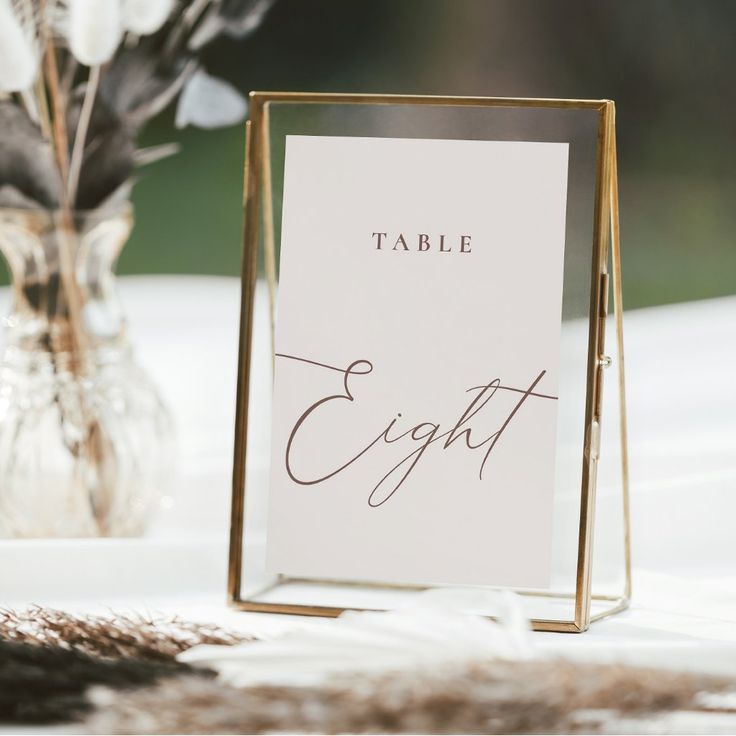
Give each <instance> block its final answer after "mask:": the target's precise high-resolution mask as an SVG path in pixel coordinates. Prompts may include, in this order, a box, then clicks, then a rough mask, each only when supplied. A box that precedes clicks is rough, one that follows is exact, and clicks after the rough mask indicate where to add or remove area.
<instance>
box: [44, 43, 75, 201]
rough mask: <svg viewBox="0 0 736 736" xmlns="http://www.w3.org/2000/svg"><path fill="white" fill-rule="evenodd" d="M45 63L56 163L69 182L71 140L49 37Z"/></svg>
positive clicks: (52, 47) (63, 176)
mask: <svg viewBox="0 0 736 736" xmlns="http://www.w3.org/2000/svg"><path fill="white" fill-rule="evenodd" d="M44 63H45V67H46V83H47V84H48V87H49V96H50V97H51V110H52V113H53V127H52V133H53V139H54V149H55V152H56V161H57V164H58V166H59V172H60V174H61V180H62V181H63V182H67V181H68V180H69V153H68V152H69V139H68V137H67V133H66V117H65V115H64V105H63V102H62V97H61V91H60V88H59V69H58V67H57V65H56V49H55V48H54V41H53V39H52V38H51V36H47V38H46V54H45V56H44ZM64 198H65V200H66V204H67V205H68V204H69V198H68V196H66V194H65V195H64Z"/></svg>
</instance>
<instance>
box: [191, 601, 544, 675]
mask: <svg viewBox="0 0 736 736" xmlns="http://www.w3.org/2000/svg"><path fill="white" fill-rule="evenodd" d="M417 600H418V601H420V603H419V604H418V605H414V606H412V607H411V608H404V609H399V610H396V611H390V612H385V613H377V612H373V611H366V612H355V611H352V612H350V611H349V612H347V613H344V614H343V615H342V616H340V617H339V618H338V619H337V620H336V621H329V622H327V623H322V624H312V625H306V626H305V627H304V628H301V629H298V630H295V631H291V632H288V633H286V634H284V635H283V636H281V637H279V638H277V639H273V640H270V641H261V642H255V643H249V644H246V645H243V646H235V647H218V646H198V647H194V648H193V649H190V650H189V651H187V652H184V653H183V654H181V655H180V656H179V659H180V660H181V661H184V662H188V663H189V664H194V665H198V666H203V667H210V668H213V669H215V670H216V671H217V672H218V673H219V676H220V678H221V679H222V680H223V681H225V682H227V683H229V684H231V685H234V686H236V687H248V686H251V685H257V684H274V685H275V684H281V685H311V684H318V683H320V682H322V681H324V680H325V679H327V678H330V677H334V676H337V675H342V674H370V675H377V674H382V673H388V672H397V671H416V670H429V671H442V670H446V669H447V668H455V667H464V666H468V665H470V664H472V663H475V662H487V661H489V660H494V659H504V660H526V659H530V658H531V657H532V650H531V645H530V643H529V636H528V632H529V624H528V622H527V621H526V619H525V618H524V617H523V614H522V613H521V604H520V603H519V602H518V601H517V600H514V601H513V602H509V600H508V599H507V600H506V601H505V603H504V605H505V607H506V610H507V614H509V613H510V611H509V609H511V608H513V609H514V611H513V613H510V615H507V618H506V620H505V621H503V622H501V623H496V622H494V621H491V620H489V619H486V618H483V617H481V616H476V615H470V614H465V613H460V612H458V611H455V610H451V609H448V608H447V607H446V606H441V605H438V603H437V601H432V599H431V598H427V597H424V598H423V597H422V596H419V597H418V599H417Z"/></svg>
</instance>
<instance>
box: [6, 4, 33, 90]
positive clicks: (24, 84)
mask: <svg viewBox="0 0 736 736" xmlns="http://www.w3.org/2000/svg"><path fill="white" fill-rule="evenodd" d="M26 20H27V23H26V25H24V24H23V23H22V22H21V20H20V18H19V17H18V16H17V15H16V13H15V11H14V10H13V7H12V6H11V4H10V0H0V92H22V91H24V90H27V89H30V88H31V87H32V86H33V83H34V81H35V80H36V74H37V72H38V51H37V48H36V44H35V28H29V27H28V22H29V19H26Z"/></svg>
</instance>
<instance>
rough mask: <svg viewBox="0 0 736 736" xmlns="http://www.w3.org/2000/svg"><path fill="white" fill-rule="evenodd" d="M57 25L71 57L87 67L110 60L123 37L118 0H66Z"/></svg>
mask: <svg viewBox="0 0 736 736" xmlns="http://www.w3.org/2000/svg"><path fill="white" fill-rule="evenodd" d="M65 11H66V12H65V14H64V15H62V16H61V18H60V19H59V20H60V23H61V27H62V29H63V31H64V33H65V35H66V38H67V42H68V44H69V49H70V51H71V52H72V54H74V58H76V59H77V61H79V62H81V63H82V64H86V65H87V66H97V65H99V64H104V63H105V62H107V61H110V59H111V58H112V56H113V54H114V53H115V51H116V50H117V48H118V46H119V45H120V41H121V40H122V38H123V21H122V11H121V7H120V0H103V1H102V2H100V0H66V4H65Z"/></svg>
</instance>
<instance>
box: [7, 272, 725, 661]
mask: <svg viewBox="0 0 736 736" xmlns="http://www.w3.org/2000/svg"><path fill="white" fill-rule="evenodd" d="M120 291H121V294H122V299H123V301H124V304H125V308H126V310H127V315H128V322H129V332H130V335H131V337H132V339H133V340H134V342H135V344H136V346H137V354H138V357H139V360H140V361H141V363H142V364H143V365H144V366H145V367H146V368H147V369H148V370H149V372H150V373H151V375H152V376H153V377H154V379H155V380H156V382H157V383H158V385H159V386H160V387H161V390H162V392H163V395H164V397H165V400H166V401H167V403H168V405H169V407H170V408H171V409H172V411H173V413H174V415H175V418H176V421H177V425H178V429H179V463H178V468H177V472H176V479H175V480H176V483H175V485H176V488H177V490H176V494H175V496H174V503H173V506H172V507H171V508H169V509H167V510H164V511H162V513H161V514H160V516H159V519H158V520H157V522H156V524H155V527H154V529H153V530H152V533H151V534H150V535H149V536H148V537H147V538H145V539H142V540H94V541H91V540H87V541H73V540H70V541H63V542H59V541H53V540H48V541H43V542H37V541H24V542H15V541H0V604H2V605H4V606H9V605H24V604H28V603H31V602H34V603H48V604H53V605H57V606H63V607H67V608H72V609H77V610H101V609H107V608H108V607H113V608H125V609H136V610H149V611H151V610H158V611H164V612H166V611H171V612H176V613H178V614H180V615H182V616H185V617H191V618H194V619H202V620H216V621H220V622H225V621H226V622H227V623H229V624H230V625H233V626H237V627H241V628H243V629H247V630H249V631H253V632H255V633H270V632H277V631H279V630H282V629H283V628H284V627H288V626H293V625H299V623H300V622H301V621H303V620H302V619H295V618H292V617H282V616H268V615H258V614H246V613H236V612H234V611H231V610H228V609H227V608H226V607H225V605H224V600H225V576H226V563H227V530H228V525H229V516H228V514H229V494H230V472H231V463H232V436H233V423H234V410H235V378H236V361H237V342H238V324H237V323H238V313H239V283H238V281H237V280H235V279H227V278H204V277H135V278H131V277H128V278H122V279H120ZM7 298H8V291H7V290H3V293H2V295H0V309H3V306H2V305H4V304H7ZM625 337H626V350H627V367H628V372H627V378H628V405H629V422H630V452H631V480H632V513H633V554H634V565H635V578H634V603H633V606H632V609H631V610H630V611H629V612H627V613H625V614H623V615H620V616H617V617H615V618H612V619H609V620H606V621H603V622H601V623H598V624H596V625H594V626H593V627H592V628H591V630H590V631H589V632H588V633H587V634H585V635H583V636H581V637H562V639H563V640H564V646H565V647H587V648H594V647H595V646H596V644H598V645H600V644H603V643H614V644H615V645H617V646H618V645H621V646H623V645H624V644H626V643H629V644H631V645H632V646H634V647H638V648H639V650H640V651H641V652H643V653H644V654H645V656H648V657H650V659H652V660H655V661H656V659H657V656H658V655H657V652H658V651H660V650H661V648H662V647H667V648H669V649H670V650H672V649H673V648H675V649H676V648H678V647H682V646H683V645H687V648H688V650H689V651H692V649H691V647H692V645H697V651H701V652H702V656H703V662H704V664H705V663H706V662H707V661H709V660H711V659H712V658H713V656H714V654H715V653H717V652H720V655H719V656H720V657H721V660H722V661H725V659H724V658H726V659H728V660H729V661H732V662H733V667H732V668H733V670H734V671H736V388H734V375H735V373H734V371H735V369H734V366H736V297H735V298H729V299H719V300H712V301H704V302H697V303H690V304H682V305H675V306H668V307H659V308H653V309H646V310H640V311H636V312H631V313H628V314H627V315H626V320H625ZM539 637H542V638H540V641H546V642H549V641H550V637H553V639H554V640H555V641H560V637H558V636H555V635H544V634H543V635H539ZM708 642H710V644H709V643H708ZM555 646H556V645H555ZM688 656H690V655H688Z"/></svg>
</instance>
